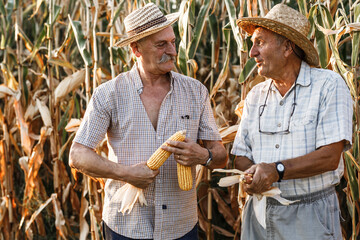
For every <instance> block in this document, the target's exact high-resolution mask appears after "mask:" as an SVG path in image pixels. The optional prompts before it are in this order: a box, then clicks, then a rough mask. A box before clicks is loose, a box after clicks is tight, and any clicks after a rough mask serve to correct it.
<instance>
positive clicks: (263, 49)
mask: <svg viewBox="0 0 360 240" xmlns="http://www.w3.org/2000/svg"><path fill="white" fill-rule="evenodd" d="M251 40H252V42H253V46H252V48H251V50H250V57H253V58H254V59H255V61H256V63H257V67H258V73H259V74H260V75H261V76H264V77H268V78H271V77H273V76H276V74H277V73H278V71H279V69H280V68H281V67H282V66H283V63H284V62H285V56H284V51H285V44H284V41H283V39H282V38H281V37H280V36H279V35H277V34H275V33H273V32H272V31H270V30H267V29H265V28H261V27H259V28H256V29H255V31H254V33H253V35H252V37H251Z"/></svg>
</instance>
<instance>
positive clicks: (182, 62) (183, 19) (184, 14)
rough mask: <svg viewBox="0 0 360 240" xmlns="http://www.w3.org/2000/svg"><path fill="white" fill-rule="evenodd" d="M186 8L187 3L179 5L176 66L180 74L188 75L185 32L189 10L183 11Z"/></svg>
mask: <svg viewBox="0 0 360 240" xmlns="http://www.w3.org/2000/svg"><path fill="white" fill-rule="evenodd" d="M186 6H187V2H186V1H183V2H181V5H180V10H179V12H180V17H179V24H178V26H179V34H180V38H181V40H180V43H179V50H178V60H177V62H178V65H179V68H180V70H181V72H182V74H184V75H187V73H188V66H187V60H188V59H189V58H188V56H187V51H186V49H187V31H188V19H189V17H188V16H189V8H187V9H186V10H185V8H186Z"/></svg>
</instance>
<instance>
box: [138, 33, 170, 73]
mask: <svg viewBox="0 0 360 240" xmlns="http://www.w3.org/2000/svg"><path fill="white" fill-rule="evenodd" d="M137 46H138V51H139V53H140V55H141V58H140V61H141V62H142V66H143V67H144V69H145V70H146V71H149V72H151V73H153V74H166V73H168V72H170V71H171V70H172V69H173V68H174V61H175V60H176V55H177V53H176V47H175V34H174V31H173V29H172V27H171V26H169V27H167V28H165V29H164V30H161V31H160V32H157V33H155V34H152V35H150V36H148V37H146V38H145V39H143V40H140V41H139V42H137Z"/></svg>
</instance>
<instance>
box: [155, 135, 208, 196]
mask: <svg viewBox="0 0 360 240" xmlns="http://www.w3.org/2000/svg"><path fill="white" fill-rule="evenodd" d="M167 143H168V145H167V146H162V149H164V150H166V151H169V152H172V153H174V158H175V160H176V162H177V175H178V183H179V187H180V188H181V189H182V190H184V191H188V190H190V189H192V187H193V178H192V173H191V166H194V165H197V164H201V163H204V160H205V161H206V160H207V159H208V157H209V153H208V151H207V150H206V148H203V147H201V146H200V145H199V144H197V143H196V142H194V141H192V140H191V139H189V138H186V139H185V140H184V141H183V142H175V141H171V140H168V141H167Z"/></svg>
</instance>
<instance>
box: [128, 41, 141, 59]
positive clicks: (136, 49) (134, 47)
mask: <svg viewBox="0 0 360 240" xmlns="http://www.w3.org/2000/svg"><path fill="white" fill-rule="evenodd" d="M130 48H131V51H132V52H133V54H134V55H135V56H136V57H140V56H141V54H140V48H139V43H138V42H132V43H130Z"/></svg>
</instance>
